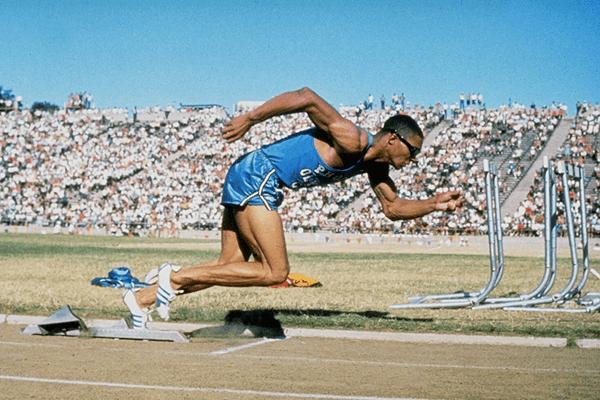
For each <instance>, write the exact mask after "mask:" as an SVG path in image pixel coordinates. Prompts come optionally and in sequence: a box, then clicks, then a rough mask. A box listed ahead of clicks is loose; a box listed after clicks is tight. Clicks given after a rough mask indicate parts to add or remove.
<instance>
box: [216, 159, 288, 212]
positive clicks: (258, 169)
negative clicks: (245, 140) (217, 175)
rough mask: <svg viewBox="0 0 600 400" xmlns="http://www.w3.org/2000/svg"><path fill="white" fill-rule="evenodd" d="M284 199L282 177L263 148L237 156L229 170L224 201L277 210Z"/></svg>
mask: <svg viewBox="0 0 600 400" xmlns="http://www.w3.org/2000/svg"><path fill="white" fill-rule="evenodd" d="M282 201H283V190H281V183H280V181H279V177H278V176H277V174H276V173H275V168H273V165H272V164H271V162H270V161H269V160H268V159H267V157H266V156H265V154H264V153H263V152H262V150H260V149H259V150H256V151H253V152H251V153H248V154H245V155H243V156H242V157H240V158H238V159H237V160H236V162H235V163H233V165H232V166H231V168H230V169H229V172H227V177H226V178H225V183H224V184H223V199H222V200H221V204H223V205H236V206H245V205H248V204H249V205H255V206H257V205H258V206H265V207H267V209H268V210H277V207H278V206H279V205H280V204H281V202H282Z"/></svg>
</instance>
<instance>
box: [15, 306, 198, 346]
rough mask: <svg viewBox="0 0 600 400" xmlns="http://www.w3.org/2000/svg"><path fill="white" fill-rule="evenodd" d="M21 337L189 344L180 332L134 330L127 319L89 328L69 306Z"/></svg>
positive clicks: (32, 326)
mask: <svg viewBox="0 0 600 400" xmlns="http://www.w3.org/2000/svg"><path fill="white" fill-rule="evenodd" d="M21 335H52V336H85V337H90V338H108V339H131V340H155V341H163V342H178V343H188V342H189V340H188V339H187V338H186V337H185V336H184V335H182V334H181V333H180V332H178V331H161V330H152V329H132V328H131V327H130V326H129V325H128V323H127V321H126V320H125V319H122V320H120V321H119V322H117V323H116V324H115V325H113V326H111V327H110V328H94V327H89V328H88V327H87V326H86V325H85V323H84V322H83V320H82V319H81V318H79V317H77V316H76V315H75V314H73V311H72V310H71V307H69V306H64V307H63V308H61V309H60V310H58V311H57V312H55V313H54V314H52V315H51V316H49V317H48V318H46V319H45V320H44V321H42V322H41V323H40V324H37V325H36V324H32V325H29V326H27V328H25V329H24V330H23V331H22V332H21Z"/></svg>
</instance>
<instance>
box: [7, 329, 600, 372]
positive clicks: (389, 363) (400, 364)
mask: <svg viewBox="0 0 600 400" xmlns="http://www.w3.org/2000/svg"><path fill="white" fill-rule="evenodd" d="M290 338H291V337H290V336H287V337H286V339H290ZM268 340H270V341H276V340H281V339H268ZM590 340H597V339H590ZM264 343H266V342H263V341H259V342H254V343H251V344H246V345H243V346H238V347H232V348H231V349H233V351H235V350H240V349H241V348H247V347H251V346H255V345H258V344H264ZM0 345H12V346H22V345H31V346H39V347H58V348H66V347H69V346H63V345H51V344H47V343H44V344H41V343H39V344H37V343H36V344H24V343H19V342H0ZM69 348H70V347H69ZM85 349H87V350H89V349H92V347H85ZM228 350H230V349H226V350H218V351H215V352H212V353H206V352H194V351H192V352H189V351H184V352H181V351H160V354H170V355H173V356H177V355H181V354H183V355H187V356H192V355H194V356H197V357H212V356H215V355H221V354H226V352H227V351H228ZM105 351H118V352H127V351H131V352H137V351H138V350H127V349H105ZM221 352H222V353H221ZM232 357H239V358H248V359H256V360H279V361H299V362H314V363H333V364H352V365H376V366H387V367H399V368H439V369H443V368H449V369H473V370H490V371H516V372H533V373H568V374H598V373H600V370H590V369H559V368H523V367H514V366H510V365H500V366H485V365H458V364H428V363H403V362H397V361H369V360H344V359H328V358H309V357H294V356H268V355H264V354H263V355H259V356H255V355H243V354H234V355H232Z"/></svg>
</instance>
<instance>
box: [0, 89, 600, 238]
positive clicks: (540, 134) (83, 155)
mask: <svg viewBox="0 0 600 400" xmlns="http://www.w3.org/2000/svg"><path fill="white" fill-rule="evenodd" d="M88 101H89V99H88ZM449 108H450V109H449V112H448V111H446V110H445V109H444V108H441V107H435V108H434V107H429V108H423V107H419V106H416V105H415V106H414V107H412V108H410V107H406V108H405V109H403V108H401V106H400V105H399V104H394V105H392V106H388V107H385V108H383V109H378V108H373V109H366V108H365V107H361V106H358V107H348V106H347V107H341V108H340V112H341V113H342V114H343V115H344V116H345V117H347V118H349V119H351V120H352V121H354V122H355V123H357V124H358V125H360V126H363V127H364V128H365V129H368V130H371V131H375V130H377V128H378V127H380V126H381V125H382V123H383V122H384V121H385V120H386V119H387V118H388V117H390V116H391V115H394V114H395V113H398V112H404V113H407V114H409V115H411V116H412V117H413V118H415V119H416V120H417V121H418V122H419V124H420V125H421V127H422V128H423V129H424V130H425V131H426V132H430V133H431V136H428V137H426V139H425V146H424V151H423V155H422V156H420V157H419V158H418V160H417V162H416V163H413V164H412V165H409V166H407V167H405V168H404V169H402V170H401V171H395V172H394V173H393V175H392V177H393V178H394V180H395V182H396V185H397V187H398V191H399V194H400V195H401V196H403V197H406V198H413V199H420V198H426V197H429V196H431V195H432V194H434V193H435V192H436V191H437V190H453V189H460V190H462V191H463V192H464V195H465V198H466V205H465V207H464V208H463V209H462V210H461V211H460V212H458V213H456V214H452V215H446V214H442V213H434V214H431V215H429V216H427V217H424V218H421V219H418V220H414V221H398V222H391V221H388V220H387V219H386V218H385V217H384V216H383V213H382V210H381V208H380V206H379V204H378V202H377V200H376V199H375V197H374V195H373V193H372V191H371V190H370V187H369V184H368V179H367V178H366V176H360V177H356V178H354V179H352V180H348V181H346V182H342V183H338V184H336V185H332V186H328V187H323V188H312V189H302V190H300V191H294V192H292V191H288V192H287V193H286V199H285V201H284V203H283V204H282V206H281V208H280V211H281V216H282V220H283V223H284V227H285V229H286V231H288V232H303V231H304V232H306V231H318V230H329V231H333V232H347V233H379V234H382V233H402V234H431V233H434V234H441V235H451V234H455V233H459V234H461V235H473V234H480V233H485V230H486V213H485V193H484V184H483V173H482V163H483V159H486V158H487V159H489V160H490V161H491V162H493V163H494V164H496V165H498V166H499V170H500V174H501V182H502V199H503V201H507V200H506V199H508V198H509V196H510V195H511V193H515V195H516V194H517V193H520V192H519V191H518V190H516V188H517V187H519V185H521V186H520V187H521V188H522V187H523V186H525V191H524V192H523V193H522V194H519V197H520V198H519V199H518V201H517V203H516V204H515V206H514V211H511V212H510V213H508V214H507V215H506V217H505V218H504V225H503V228H504V229H505V232H506V233H507V234H508V235H541V234H542V232H541V224H540V221H542V220H543V215H542V214H541V210H542V207H541V200H542V199H541V198H540V196H541V189H540V184H541V180H540V178H539V175H537V176H536V173H537V168H536V167H535V165H536V164H535V162H536V160H538V159H541V158H540V156H542V155H548V156H549V157H550V158H551V159H552V160H553V161H556V160H564V161H566V162H568V163H572V164H575V165H583V166H584V167H585V169H586V176H588V177H589V181H588V182H587V186H586V193H587V196H588V198H587V203H588V210H589V212H588V217H589V219H590V221H589V223H588V225H589V227H590V232H589V233H590V235H591V236H596V237H597V236H600V222H599V217H600V201H599V200H598V192H599V188H600V153H599V151H598V147H599V144H600V135H599V133H598V130H599V127H600V108H599V107H598V105H596V106H592V105H591V104H589V103H584V104H582V105H581V108H580V110H579V112H578V115H577V116H576V117H566V116H565V115H564V114H565V113H564V108H563V107H561V106H555V105H553V106H552V107H550V108H543V109H534V108H525V107H524V106H522V105H519V104H512V105H511V106H502V107H501V108H499V109H495V110H486V109H485V108H484V107H481V105H479V107H465V108H464V109H462V108H460V107H459V106H458V105H451V106H450V107H449ZM228 118H230V116H229V114H228V112H227V110H225V109H224V108H223V107H220V106H216V105H207V106H202V107H187V106H186V107H166V108H164V109H163V108H159V107H155V108H148V109H143V110H134V111H133V112H131V113H130V112H129V110H125V109H106V110H96V109H90V108H85V107H84V108H81V107H80V108H78V109H74V108H73V107H71V108H68V109H62V110H60V111H59V112H57V113H45V112H41V111H36V112H34V113H32V112H31V111H30V110H27V109H23V110H17V111H14V110H10V111H6V112H3V113H0V144H1V149H2V159H1V162H0V218H1V222H2V224H4V225H35V226H41V227H45V228H46V229H48V230H56V231H58V230H59V229H61V228H67V229H68V231H69V232H71V233H81V234H86V233H94V232H98V231H103V232H105V233H108V234H113V235H156V236H161V235H162V236H165V235H166V236H174V235H177V232H180V231H181V230H185V229H206V230H212V229H216V228H218V227H219V226H220V223H221V206H220V204H219V203H220V193H221V185H222V182H223V179H224V177H225V174H226V172H227V169H228V167H229V165H231V163H232V162H233V161H234V160H235V159H237V158H238V157H239V156H240V155H242V154H244V153H246V152H248V151H251V150H253V149H255V148H258V147H260V146H262V145H264V144H267V143H271V142H272V141H275V140H277V139H279V138H282V137H285V136H287V135H289V134H290V133H292V132H295V131H299V130H302V129H305V128H308V127H310V126H311V122H310V120H309V119H308V118H307V116H306V115H303V114H295V115H288V116H284V117H277V118H274V119H272V120H269V121H267V122H265V123H263V124H260V125H258V126H256V127H254V128H253V129H252V130H251V131H250V132H249V133H248V135H246V137H245V138H244V139H243V140H241V141H238V142H234V143H231V144H227V143H225V142H224V141H223V140H222V138H221V128H222V126H223V122H224V121H225V120H227V119H228ZM558 127H561V129H563V130H564V132H565V137H564V138H562V136H560V135H561V133H560V132H562V131H561V130H560V129H557V128H558ZM555 135H556V136H555ZM552 140H554V141H555V142H557V141H558V142H559V144H558V147H556V148H554V149H553V147H552V146H550V145H549V143H551V142H552ZM526 177H528V178H526ZM527 185H529V187H527Z"/></svg>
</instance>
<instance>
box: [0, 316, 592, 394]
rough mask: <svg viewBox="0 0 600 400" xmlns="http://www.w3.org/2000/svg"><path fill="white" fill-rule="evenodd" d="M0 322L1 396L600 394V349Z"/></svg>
mask: <svg viewBox="0 0 600 400" xmlns="http://www.w3.org/2000/svg"><path fill="white" fill-rule="evenodd" d="M22 328H23V327H22V326H18V325H10V324H1V325H0V360H1V362H0V398H2V399H25V398H27V399H127V400H134V399H145V400H146V399H167V398H168V399H190V398H202V399H242V400H246V399H275V398H279V399H281V398H305V399H374V398H392V399H406V398H412V399H478V400H481V399H598V398H600V389H599V388H600V350H597V349H581V348H539V347H521V346H483V345H433V344H408V343H398V342H385V341H370V340H345V339H323V338H293V337H292V338H288V339H284V340H276V341H265V340H263V339H244V338H234V339H206V338H202V339H194V340H193V341H192V342H191V343H165V342H142V341H131V340H111V339H89V338H81V337H57V336H29V335H20V334H19V332H20V330H21V329H22Z"/></svg>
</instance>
